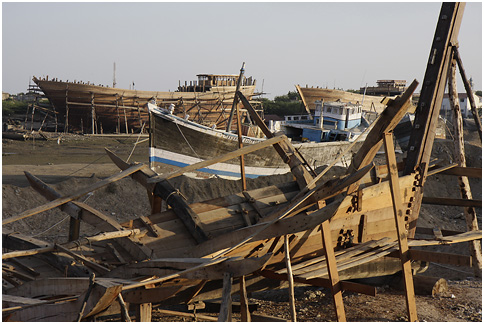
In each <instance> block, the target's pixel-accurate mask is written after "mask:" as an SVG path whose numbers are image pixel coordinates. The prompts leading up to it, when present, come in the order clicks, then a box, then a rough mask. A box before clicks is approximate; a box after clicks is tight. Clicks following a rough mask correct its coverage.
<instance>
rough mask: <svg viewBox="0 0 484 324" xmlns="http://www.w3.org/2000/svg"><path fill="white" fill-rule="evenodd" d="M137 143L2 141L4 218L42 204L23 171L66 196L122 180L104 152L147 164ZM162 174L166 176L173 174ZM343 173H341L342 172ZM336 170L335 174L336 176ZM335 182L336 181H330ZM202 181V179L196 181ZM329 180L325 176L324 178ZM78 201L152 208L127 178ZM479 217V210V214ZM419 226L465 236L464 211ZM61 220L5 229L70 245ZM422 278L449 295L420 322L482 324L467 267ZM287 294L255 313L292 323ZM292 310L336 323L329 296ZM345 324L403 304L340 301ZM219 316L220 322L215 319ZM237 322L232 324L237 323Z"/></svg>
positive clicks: (272, 296) (299, 295)
mask: <svg viewBox="0 0 484 324" xmlns="http://www.w3.org/2000/svg"><path fill="white" fill-rule="evenodd" d="M137 139H138V138H137V136H130V137H90V136H79V135H73V136H66V137H62V138H61V140H60V141H59V142H58V141H57V139H56V138H53V140H50V141H41V140H36V141H25V142H24V141H13V140H5V139H4V140H3V141H2V144H3V145H2V216H3V218H6V217H10V216H13V215H16V214H18V213H20V212H22V211H24V210H26V209H29V208H33V207H36V206H39V205H41V204H44V203H45V202H46V200H45V199H44V198H43V197H41V196H40V195H39V194H38V193H36V192H35V191H34V190H33V189H32V188H30V187H29V184H28V182H27V181H26V179H25V177H24V175H23V173H24V171H28V172H30V173H32V174H34V175H36V176H38V177H39V178H40V179H41V180H43V181H45V182H46V183H49V184H52V185H53V187H55V188H56V190H58V191H59V192H61V193H63V194H68V193H70V192H73V191H74V190H76V189H78V188H81V187H86V186H88V185H90V184H92V183H94V182H97V181H99V180H100V179H102V178H105V177H108V176H110V175H112V174H115V173H117V172H119V170H118V169H117V167H116V166H114V164H112V163H110V161H109V158H108V157H107V155H106V154H105V152H104V147H107V148H109V149H111V150H112V151H114V152H115V153H116V154H118V155H119V156H120V157H122V158H123V159H127V158H128V156H130V155H131V156H130V159H129V161H130V162H132V161H139V162H145V163H147V162H148V143H147V142H146V141H145V142H143V143H141V144H138V145H136V146H135V143H136V141H137ZM469 141H470V143H471V144H473V145H469V152H467V154H466V155H467V156H468V165H469V166H476V167H481V165H482V151H481V146H480V142H479V141H478V140H476V138H475V136H471V137H469ZM436 150H437V151H436V156H437V157H438V158H441V159H443V160H446V159H447V160H449V159H451V156H452V150H451V145H450V144H449V143H441V144H439V148H437V149H436ZM171 170H172V169H171V168H170V167H167V168H166V170H165V171H167V172H168V171H171ZM339 171H341V170H339ZM339 171H338V170H335V173H334V174H336V173H338V172H339ZM334 174H333V175H334ZM199 175H201V174H199ZM330 176H332V175H331V174H328V177H330ZM290 180H291V175H284V176H278V177H266V178H259V179H257V180H255V181H249V184H248V186H249V188H255V187H258V186H264V185H268V184H271V183H280V182H285V181H290ZM173 184H174V185H175V187H178V188H180V190H181V191H182V192H183V193H184V194H185V196H187V197H188V198H189V201H190V202H195V201H200V200H206V199H210V198H213V197H218V196H222V195H228V194H231V193H234V192H237V191H240V183H239V182H237V181H228V180H222V179H216V178H211V179H206V180H195V179H192V178H188V177H179V178H176V179H174V180H173ZM471 186H472V190H473V195H474V199H481V197H482V181H481V180H480V179H478V180H472V181H471ZM425 190H426V194H428V195H429V196H435V197H458V188H457V183H456V180H455V178H452V177H450V176H443V175H440V176H437V177H435V178H432V179H429V181H428V183H427V184H426V189H425ZM81 200H84V201H86V203H88V204H90V205H92V206H93V207H95V208H97V209H99V210H101V211H103V212H106V213H109V214H110V215H112V216H113V217H115V218H116V219H117V220H118V221H120V222H122V221H126V220H128V219H133V218H135V217H138V216H141V215H148V214H149V212H150V210H149V205H148V199H147V195H146V191H145V189H144V188H142V187H141V186H140V185H138V184H137V183H135V182H134V181H133V180H131V179H130V178H126V179H123V180H121V181H118V182H117V183H114V184H112V185H109V186H107V187H105V188H102V189H100V190H98V191H96V192H93V194H92V195H89V196H85V197H83V198H82V199H81ZM478 213H479V215H480V214H481V209H478ZM419 226H424V227H433V226H439V227H441V228H444V229H451V230H465V220H464V219H463V213H462V209H461V208H456V207H453V208H449V207H438V206H431V207H429V206H423V208H422V211H421V215H420V218H419ZM67 227H68V220H67V218H66V214H64V213H62V212H61V211H59V210H51V211H49V212H46V213H42V214H41V215H36V216H34V217H32V218H29V219H25V220H21V221H19V222H15V223H12V224H10V225H7V226H5V227H4V228H8V229H13V230H16V231H20V232H22V233H26V234H29V235H34V236H36V237H37V238H40V239H44V240H47V241H52V242H54V241H56V242H63V241H65V239H66V237H67ZM81 232H82V233H85V234H89V233H95V232H96V229H95V228H91V227H89V226H88V225H82V227H81ZM455 250H457V252H458V253H468V247H467V245H465V244H464V245H462V244H461V245H460V246H457V247H456V248H455V249H454V250H453V251H455ZM425 275H431V276H439V277H443V278H446V279H447V280H448V283H449V291H448V292H446V293H445V294H444V295H442V296H437V297H431V296H417V309H418V313H419V319H420V320H421V321H434V322H440V321H451V322H454V321H456V322H457V321H478V322H480V321H482V283H481V279H478V278H477V279H476V278H474V276H473V274H472V269H470V268H466V267H452V266H439V265H436V264H431V265H430V268H429V270H428V271H427V272H426V273H425ZM287 296H288V293H287V291H286V290H277V291H271V292H265V293H257V294H253V295H252V296H251V302H253V303H256V304H258V305H259V309H258V310H257V313H261V314H266V315H272V316H277V317H282V318H285V319H289V318H290V315H289V307H288V302H287V300H288V299H287ZM296 303H297V305H296V309H297V314H298V315H297V316H298V320H299V321H333V320H335V318H334V311H333V306H332V301H331V298H330V293H329V291H328V290H326V289H317V288H312V287H299V288H298V289H297V290H296ZM344 303H345V310H346V315H347V319H348V321H402V320H406V310H405V298H404V295H403V294H402V292H401V291H398V290H396V289H394V288H392V287H391V285H388V284H381V285H380V287H379V288H378V295H377V296H376V297H369V296H364V295H360V294H353V293H346V292H345V293H344ZM212 315H213V316H217V314H212ZM238 316H239V315H238V314H234V318H235V319H237V318H240V317H238ZM153 320H154V321H183V318H177V317H167V316H161V315H160V314H158V313H157V312H156V310H154V312H153Z"/></svg>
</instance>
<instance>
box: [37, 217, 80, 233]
mask: <svg viewBox="0 0 484 324" xmlns="http://www.w3.org/2000/svg"><path fill="white" fill-rule="evenodd" d="M70 217H71V216H69V215H68V216H66V217H65V218H64V219H62V220H61V221H59V222H57V223H55V224H54V225H52V226H51V227H49V228H48V229H46V230H45V231H43V232H40V233H38V234H35V235H32V237H38V236H40V235H41V234H44V233H45V232H47V231H49V230H51V229H52V228H54V227H56V226H57V225H59V224H60V223H62V222H63V221H65V220H66V219H68V218H70Z"/></svg>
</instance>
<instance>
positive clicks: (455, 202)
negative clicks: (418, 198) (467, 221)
mask: <svg viewBox="0 0 484 324" xmlns="http://www.w3.org/2000/svg"><path fill="white" fill-rule="evenodd" d="M422 204H427V205H440V206H460V207H466V208H469V207H477V208H481V207H482V200H475V199H456V198H443V197H423V198H422Z"/></svg>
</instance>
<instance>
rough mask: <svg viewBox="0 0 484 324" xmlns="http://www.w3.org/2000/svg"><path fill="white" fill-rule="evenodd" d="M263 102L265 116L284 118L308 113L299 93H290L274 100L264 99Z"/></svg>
mask: <svg viewBox="0 0 484 324" xmlns="http://www.w3.org/2000/svg"><path fill="white" fill-rule="evenodd" d="M261 101H262V106H263V107H264V113H265V114H270V115H278V116H280V117H284V116H285V115H297V114H303V113H305V112H306V110H305V109H304V105H303V103H302V101H301V98H300V97H299V94H298V93H297V91H289V92H288V93H287V94H285V95H282V96H276V97H274V100H270V99H267V98H262V99H261Z"/></svg>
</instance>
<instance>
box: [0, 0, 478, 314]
mask: <svg viewBox="0 0 484 324" xmlns="http://www.w3.org/2000/svg"><path fill="white" fill-rule="evenodd" d="M462 11H463V5H462V4H451V3H444V5H443V7H442V13H441V16H445V17H452V19H447V18H446V19H442V20H440V21H439V28H437V33H438V35H436V37H439V38H440V39H442V38H445V37H448V38H449V39H450V40H454V41H455V39H456V37H457V31H456V30H455V29H458V27H456V26H455V25H456V24H457V25H458V24H459V23H460V17H461V16H462ZM449 21H453V22H454V25H449ZM442 33H443V35H442ZM451 43H455V42H451ZM440 44H443V42H440ZM438 50H440V51H443V52H444V53H443V54H442V53H440V52H439V53H438V54H439V55H440V54H442V55H441V57H440V58H439V59H438V60H441V61H442V64H440V68H439V69H438V70H437V71H434V72H432V73H428V74H426V79H425V80H424V84H430V83H431V82H428V81H429V79H433V80H434V79H437V82H436V83H435V86H434V87H427V88H426V90H425V91H424V92H423V94H422V95H421V99H422V98H423V99H422V100H426V101H425V102H432V103H433V104H432V105H423V104H422V103H420V107H421V109H419V110H418V115H417V116H416V122H418V123H419V124H416V125H415V126H414V129H413V131H412V135H411V138H410V144H409V147H410V150H409V152H408V153H409V154H408V157H407V159H406V160H405V161H399V162H398V163H397V160H396V156H395V149H394V147H393V134H392V131H393V129H394V127H395V126H396V125H397V124H398V122H399V121H400V119H401V118H402V117H403V116H404V115H405V114H406V113H407V111H408V109H409V107H410V106H411V102H410V101H411V95H412V93H413V91H415V89H416V87H417V85H418V82H416V81H414V82H413V83H412V84H411V85H410V87H409V88H408V89H407V91H406V92H405V93H404V94H402V96H400V97H397V98H395V99H389V100H386V101H385V103H386V109H385V110H384V111H383V113H382V114H381V115H380V117H379V118H378V119H377V120H376V121H375V122H374V125H373V127H372V128H371V130H370V132H369V133H368V135H367V137H366V139H365V141H364V143H363V145H362V146H361V148H360V150H359V151H358V152H357V154H356V155H355V156H354V157H353V160H352V163H351V165H350V167H349V168H348V170H347V172H346V174H345V175H343V176H341V177H337V178H334V179H327V178H326V177H325V175H326V174H327V172H328V171H329V169H330V168H331V167H332V166H334V164H335V163H336V161H338V159H339V157H336V158H335V162H334V163H332V164H330V165H328V167H327V168H326V169H324V170H323V171H322V172H321V173H319V174H317V175H313V174H311V173H310V172H309V171H308V169H307V166H306V165H305V164H304V161H303V160H301V159H299V157H298V155H297V154H296V153H295V150H294V148H293V147H292V145H291V143H290V142H289V141H288V140H287V138H286V137H285V136H275V135H274V134H271V133H270V132H269V130H268V129H267V127H266V126H265V124H264V123H263V122H262V120H261V119H260V117H259V116H258V115H257V113H256V111H255V110H254V108H253V107H252V106H251V104H250V102H249V101H248V100H247V98H245V96H244V95H243V94H242V93H241V92H236V96H235V99H234V106H235V103H236V101H240V102H241V104H242V105H243V106H244V108H245V109H246V111H247V112H248V113H249V114H250V116H251V118H252V120H254V121H255V122H256V123H257V124H258V126H259V127H260V128H261V130H262V132H263V133H264V134H265V135H266V137H267V138H268V140H267V141H266V143H265V145H266V146H270V145H272V146H273V147H274V149H275V150H276V151H277V153H278V154H279V155H280V156H281V158H282V160H283V161H284V162H285V163H287V164H288V165H289V166H290V168H291V172H292V175H293V176H294V181H291V182H288V183H283V184H279V185H272V186H268V187H262V188H256V189H252V190H247V186H246V184H245V181H244V176H243V174H244V168H243V154H244V152H245V151H246V150H244V148H243V147H240V149H239V150H236V151H234V152H231V153H229V154H227V155H229V156H230V158H233V157H234V156H235V157H239V156H241V174H242V192H240V193H238V194H232V195H226V196H222V197H218V198H214V199H210V200H206V201H200V202H196V203H191V204H189V203H187V201H186V199H185V197H184V195H183V193H182V192H180V190H178V189H177V188H175V187H174V186H173V185H172V182H170V179H171V178H173V177H175V176H178V175H180V174H182V173H184V172H186V171H190V170H193V169H196V168H197V167H198V166H188V167H185V168H182V169H181V170H180V171H177V172H173V173H167V174H163V175H158V174H156V173H154V172H153V171H152V170H151V169H150V168H149V167H148V166H147V165H145V164H143V163H134V164H128V163H126V162H124V161H123V160H121V159H120V158H119V157H117V156H116V155H114V154H113V153H111V152H110V151H108V155H109V156H110V158H111V159H112V161H113V162H114V163H115V164H116V165H117V166H118V167H119V168H120V169H121V170H122V171H121V172H119V173H117V174H114V175H112V176H111V177H108V178H106V179H103V180H101V181H99V182H96V183H94V184H91V185H89V186H87V187H85V188H81V189H79V190H76V191H75V192H71V193H69V194H67V195H61V194H60V193H58V192H57V191H56V190H55V189H54V188H52V187H51V186H49V185H48V184H46V183H44V182H42V181H41V180H39V179H38V178H36V177H35V176H34V175H31V174H29V173H26V176H27V179H28V180H29V182H30V183H31V186H32V187H33V188H34V189H35V190H36V191H38V192H39V193H40V194H41V195H43V196H44V197H45V198H46V199H48V200H49V202H48V203H46V204H43V205H40V206H37V207H35V208H31V209H28V210H25V211H23V212H21V213H18V214H16V215H13V216H11V217H8V218H5V219H3V222H2V224H3V225H7V224H10V223H13V222H17V221H20V220H23V219H26V218H28V217H35V215H37V214H39V213H42V212H45V211H48V210H51V209H54V208H60V209H61V210H63V211H64V212H65V213H67V214H68V215H69V216H70V227H69V238H68V242H66V243H64V244H59V243H56V244H48V243H46V242H43V241H40V240H38V239H35V238H32V237H28V236H26V235H22V234H20V233H15V232H8V231H4V232H3V240H4V245H3V247H4V253H3V255H2V260H3V262H2V271H3V273H4V276H5V278H8V280H7V279H6V280H5V282H4V286H3V288H4V291H5V294H4V295H3V300H2V303H3V319H4V320H15V321H74V320H87V319H92V318H94V317H96V316H102V315H110V314H121V317H122V318H123V319H124V320H126V321H128V320H130V316H132V315H131V314H130V313H129V312H130V311H131V312H132V314H133V313H136V319H137V320H139V321H150V320H151V309H152V307H153V305H161V306H165V305H173V304H180V303H183V304H188V305H191V307H192V309H194V308H196V305H195V303H197V302H200V301H203V300H207V299H213V298H218V297H221V300H222V302H221V305H220V313H219V316H218V319H217V320H219V321H230V320H231V319H232V315H231V312H232V297H231V295H232V294H233V293H234V292H237V291H238V292H239V295H240V308H241V314H242V320H244V321H250V320H251V313H250V311H249V307H248V305H249V303H248V300H247V291H255V290H260V289H268V288H271V287H274V283H275V285H276V286H277V285H280V284H281V283H282V282H284V281H288V283H289V293H290V296H289V297H290V298H289V301H290V303H291V309H292V312H291V317H292V318H291V319H292V320H293V321H296V320H297V318H296V312H295V307H294V283H304V284H309V285H313V286H318V287H327V288H329V289H330V291H331V296H332V299H333V304H334V308H335V315H336V319H337V320H338V321H345V320H346V315H345V309H344V304H343V298H342V293H343V291H353V292H358V293H362V294H367V295H375V294H376V290H375V288H374V287H370V286H367V285H364V284H360V283H354V282H350V281H348V279H355V278H362V277H372V276H381V275H387V274H393V273H396V272H398V271H402V272H403V286H404V290H405V300H406V305H407V311H408V319H409V320H410V321H416V320H417V308H416V303H415V292H414V280H413V272H414V271H413V270H418V269H416V268H415V266H417V267H418V262H412V261H432V262H439V263H449V264H454V265H456V264H458V265H468V266H469V265H471V263H472V264H473V265H474V266H475V267H476V269H478V268H479V267H481V268H482V265H481V260H480V258H479V253H480V251H479V249H480V244H479V240H480V239H481V238H482V232H481V231H480V230H478V229H477V228H475V223H477V221H476V220H475V213H472V212H469V214H470V215H466V219H467V220H468V226H469V228H468V231H467V232H465V233H455V232H451V233H450V232H446V231H445V230H440V229H420V228H417V226H416V223H417V219H418V215H419V211H420V207H421V204H422V203H426V200H425V198H426V197H424V196H423V188H424V186H425V182H426V180H427V177H428V176H431V175H434V174H438V173H441V172H444V171H448V170H454V171H456V173H457V174H459V176H460V177H469V176H479V175H480V174H481V172H475V171H476V170H468V169H467V168H466V166H465V163H463V162H461V163H459V165H454V164H452V165H447V166H438V165H435V164H434V163H433V161H431V159H430V151H431V149H432V146H433V136H432V134H434V133H435V127H436V118H437V117H438V114H435V111H434V110H432V109H434V108H435V107H440V105H441V99H442V98H441V97H442V96H441V94H442V92H443V87H444V86H443V84H444V83H442V82H441V81H442V80H444V81H445V80H446V78H447V70H448V67H449V65H450V64H449V62H450V60H451V53H452V51H451V52H449V53H448V50H449V49H448V46H445V45H444V46H443V47H442V46H441V47H440V48H438ZM439 98H440V99H439ZM458 111H460V110H458ZM417 126H418V127H417ZM461 133H462V130H461V129H459V128H456V135H457V136H456V137H455V138H459V134H461ZM239 136H240V128H239ZM355 143H356V142H355ZM382 145H383V148H384V151H385V155H386V160H385V161H384V162H383V164H378V163H376V161H375V156H376V154H377V152H378V150H379V149H380V148H381V147H382ZM261 146H263V145H261ZM348 149H350V148H348ZM342 154H345V152H342V153H341V155H342ZM226 158H227V156H221V157H214V158H213V159H212V160H208V161H204V162H201V163H203V164H204V165H211V164H213V163H218V162H219V161H221V160H224V159H226ZM128 176H130V177H132V178H133V179H134V180H136V181H137V182H138V183H140V184H141V185H142V186H143V187H144V188H145V189H146V190H147V193H148V197H149V201H150V207H151V214H150V215H147V216H140V217H136V218H134V219H131V220H129V221H127V222H124V223H119V222H118V221H117V220H116V219H115V218H114V217H112V216H111V215H109V214H106V213H104V212H102V211H100V210H97V209H95V208H93V207H92V206H90V205H89V204H88V203H86V202H85V201H81V199H80V198H82V197H84V196H85V195H86V194H88V193H89V192H93V191H95V190H98V189H100V188H103V187H106V186H108V185H110V184H112V183H115V182H117V181H119V180H121V179H123V178H125V177H128ZM464 191H465V189H463V197H462V199H455V200H453V203H454V204H456V205H460V206H465V207H466V210H469V209H472V206H474V205H475V204H476V203H480V202H476V201H475V200H471V199H470V198H469V197H468V196H467V197H465V196H464V194H465V192H464ZM447 200H448V199H447ZM441 202H442V201H441V200H440V201H437V202H436V201H435V200H434V201H433V203H441ZM163 204H165V205H166V206H167V209H165V210H163V208H162V205H163ZM470 205H472V206H470ZM81 223H87V224H90V225H92V226H94V227H95V228H96V229H97V230H99V231H101V232H102V233H100V234H98V235H91V236H85V235H82V233H81V231H80V228H81ZM416 232H419V233H424V234H429V233H431V235H432V236H431V237H430V238H427V239H417V238H416V237H415V233H416ZM461 242H470V244H471V252H472V262H471V258H470V257H463V256H455V255H451V254H448V253H435V252H432V253H430V252H427V251H425V250H420V249H417V248H418V247H421V246H435V245H442V244H446V245H451V244H454V243H461ZM34 262H36V264H33V263H34ZM52 267H55V268H52ZM269 279H272V280H269ZM237 282H238V285H235V283H237ZM177 315H180V314H179V313H178V314H177ZM186 316H189V315H186ZM206 319H208V320H213V318H206Z"/></svg>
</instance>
